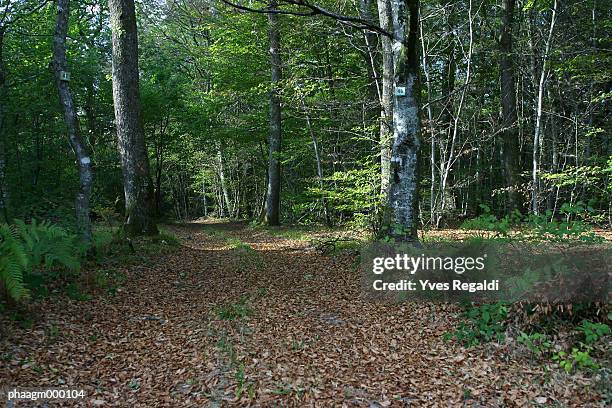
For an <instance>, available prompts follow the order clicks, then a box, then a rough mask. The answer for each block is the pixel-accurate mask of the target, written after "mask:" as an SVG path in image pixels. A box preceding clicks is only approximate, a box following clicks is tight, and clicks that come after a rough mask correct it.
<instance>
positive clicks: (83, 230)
mask: <svg viewBox="0 0 612 408" xmlns="http://www.w3.org/2000/svg"><path fill="white" fill-rule="evenodd" d="M69 16H70V0H58V2H57V22H56V26H55V34H54V36H53V70H54V71H55V79H56V83H57V89H58V93H59V98H60V102H61V104H62V108H63V110H64V122H65V123H66V130H67V132H68V141H69V142H70V146H71V147H72V150H74V153H75V155H76V159H77V166H78V169H79V179H80V182H79V192H78V194H77V197H76V202H75V210H76V221H77V229H78V231H79V235H80V236H81V239H82V240H83V242H85V243H87V244H90V243H91V238H92V236H91V234H92V232H91V220H90V217H89V213H90V211H89V199H90V196H91V185H92V181H93V173H92V168H91V159H90V157H89V154H88V151H87V148H86V146H85V143H84V141H83V138H82V137H81V133H80V129H79V120H78V117H77V114H76V109H75V106H74V100H73V99H72V93H71V92H70V85H69V77H68V75H69V73H68V69H67V62H66V35H67V33H68V18H69Z"/></svg>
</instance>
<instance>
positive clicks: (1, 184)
mask: <svg viewBox="0 0 612 408" xmlns="http://www.w3.org/2000/svg"><path fill="white" fill-rule="evenodd" d="M5 32H6V27H5V26H3V25H0V212H2V217H3V218H4V221H5V222H7V223H8V222H9V215H8V187H7V185H6V133H5V131H4V129H5V122H6V118H5V115H6V111H5V106H4V105H5V104H6V102H7V97H8V90H7V89H6V88H7V86H6V72H5V68H4V34H5Z"/></svg>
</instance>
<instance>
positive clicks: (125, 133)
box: [108, 0, 157, 235]
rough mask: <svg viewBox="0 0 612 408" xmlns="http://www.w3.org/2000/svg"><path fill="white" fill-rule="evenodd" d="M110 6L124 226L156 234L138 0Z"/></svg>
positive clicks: (112, 2)
mask: <svg viewBox="0 0 612 408" xmlns="http://www.w3.org/2000/svg"><path fill="white" fill-rule="evenodd" d="M108 6H109V9H110V22H111V30H112V42H113V100H114V105H115V126H116V128H117V139H118V142H119V143H118V145H119V154H120V155H121V167H122V170H123V189H124V193H125V213H126V214H125V215H126V219H125V225H124V228H125V230H126V232H127V233H128V234H130V235H150V234H156V233H157V226H156V225H155V221H154V220H153V214H154V195H153V183H152V180H151V175H150V172H149V156H148V153H147V148H146V145H145V140H144V129H143V122H142V107H141V105H140V91H139V80H138V34H137V30H136V12H135V8H134V0H109V2H108Z"/></svg>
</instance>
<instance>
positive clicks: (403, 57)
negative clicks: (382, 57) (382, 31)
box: [386, 0, 420, 242]
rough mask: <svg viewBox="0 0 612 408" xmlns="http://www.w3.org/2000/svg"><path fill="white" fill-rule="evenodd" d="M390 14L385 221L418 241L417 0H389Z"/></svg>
mask: <svg viewBox="0 0 612 408" xmlns="http://www.w3.org/2000/svg"><path fill="white" fill-rule="evenodd" d="M391 10H392V16H393V34H394V37H395V38H394V41H393V66H394V70H393V71H394V80H393V86H394V96H393V146H392V150H391V180H390V185H389V195H388V203H387V209H388V215H387V216H386V224H387V225H388V232H389V235H390V236H392V237H394V238H395V239H396V240H399V241H408V242H418V236H417V223H418V214H417V213H418V207H417V206H418V194H419V177H418V167H419V148H420V137H419V130H420V121H419V107H418V67H419V61H418V55H417V44H418V36H419V1H418V0H391Z"/></svg>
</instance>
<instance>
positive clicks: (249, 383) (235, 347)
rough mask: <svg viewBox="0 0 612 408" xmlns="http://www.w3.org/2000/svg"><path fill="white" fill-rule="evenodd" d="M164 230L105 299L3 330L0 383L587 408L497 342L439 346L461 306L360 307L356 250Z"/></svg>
mask: <svg viewBox="0 0 612 408" xmlns="http://www.w3.org/2000/svg"><path fill="white" fill-rule="evenodd" d="M169 229H171V230H172V232H173V233H175V234H176V235H178V236H179V237H181V238H182V241H183V245H182V246H181V247H180V248H179V249H178V250H176V251H174V252H172V253H169V254H162V255H160V256H159V257H157V258H156V259H153V260H151V261H150V262H147V263H145V264H141V265H134V266H130V267H127V268H126V271H125V273H126V274H127V279H126V282H125V284H124V285H123V286H122V287H121V288H120V289H119V290H118V291H117V293H116V294H115V295H114V296H111V295H100V296H95V297H94V298H93V299H92V300H89V301H74V300H70V299H66V298H62V300H58V299H54V300H53V301H45V302H43V304H40V305H39V306H38V310H39V313H40V316H39V319H38V320H37V322H35V324H34V325H33V327H31V328H29V329H23V328H20V327H18V326H17V325H16V324H14V323H13V322H3V324H4V323H6V324H7V325H8V326H9V327H8V328H7V330H6V333H8V337H5V338H4V339H3V340H2V341H1V342H0V351H2V359H0V386H2V385H11V386H16V385H18V386H42V385H48V386H71V387H76V388H84V389H85V391H86V394H87V397H86V399H85V403H80V404H78V405H77V406H116V407H128V406H133V407H208V406H261V407H269V406H296V407H302V406H321V407H328V406H365V407H386V406H412V407H421V406H470V407H481V406H487V407H494V406H509V407H511V406H517V407H519V406H520V407H522V406H528V405H531V404H533V401H534V399H535V398H536V397H540V399H541V398H542V396H544V397H548V398H550V399H549V401H560V402H564V403H565V404H567V403H568V402H569V401H572V400H576V399H580V400H582V401H583V402H584V401H586V400H587V399H588V397H587V395H588V394H589V392H588V389H584V388H582V384H581V383H580V382H579V381H578V380H576V378H570V377H563V376H562V375H561V374H559V375H557V373H552V374H551V373H545V372H544V370H543V369H542V368H541V367H539V366H537V365H534V366H531V365H529V362H528V361H526V359H525V358H518V357H519V356H511V355H509V354H508V349H507V348H506V346H500V345H487V346H481V347H475V348H472V349H470V350H464V349H462V348H460V347H458V346H456V345H454V344H452V343H447V342H445V341H444V340H443V335H444V333H445V332H446V331H448V330H452V328H453V327H454V324H456V320H457V318H458V309H457V308H456V307H454V306H448V305H446V306H444V305H433V304H423V303H418V304H417V303H406V304H402V305H383V304H377V303H372V302H370V301H368V300H366V299H365V298H363V296H362V295H361V294H360V289H359V272H358V271H357V270H356V268H355V267H354V266H353V265H354V258H352V257H350V256H336V257H331V256H324V255H321V254H319V253H317V252H316V251H313V250H311V249H309V248H308V245H306V244H305V243H304V242H301V241H297V240H291V239H288V238H282V237H275V236H273V235H271V234H269V233H268V232H266V231H265V230H262V229H253V228H250V227H248V226H247V225H246V224H239V223H189V224H184V225H175V226H171V227H169ZM557 377H559V378H557ZM20 406H22V405H20ZM54 406H55V405H54ZM65 406H75V405H74V404H66V405H65ZM583 406H584V405H583Z"/></svg>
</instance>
